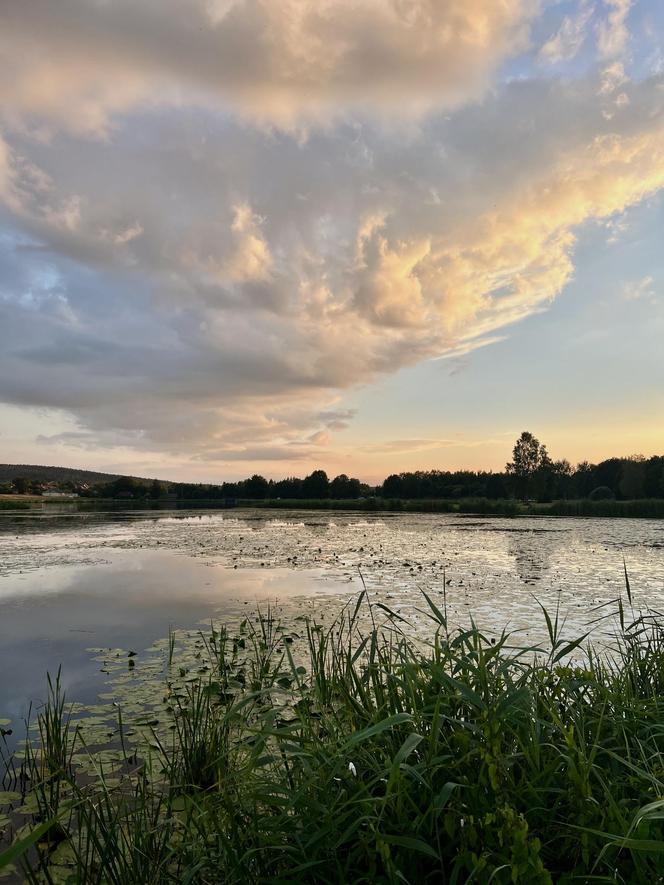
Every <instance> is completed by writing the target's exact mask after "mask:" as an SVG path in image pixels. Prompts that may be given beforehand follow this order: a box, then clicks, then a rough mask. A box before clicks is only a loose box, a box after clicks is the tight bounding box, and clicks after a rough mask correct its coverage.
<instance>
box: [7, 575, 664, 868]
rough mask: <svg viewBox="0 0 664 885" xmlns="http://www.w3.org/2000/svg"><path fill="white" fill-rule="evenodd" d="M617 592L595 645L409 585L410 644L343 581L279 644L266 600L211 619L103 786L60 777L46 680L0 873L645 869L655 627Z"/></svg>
mask: <svg viewBox="0 0 664 885" xmlns="http://www.w3.org/2000/svg"><path fill="white" fill-rule="evenodd" d="M626 591H627V597H626V598H625V599H623V600H621V601H619V604H618V607H617V609H616V611H615V617H616V620H615V626H616V633H615V640H614V642H613V643H612V645H611V647H610V648H608V649H606V650H604V651H602V652H600V651H598V650H597V649H595V648H593V647H592V646H588V645H587V637H586V636H579V637H576V638H572V639H570V638H568V637H566V636H565V633H564V629H563V625H562V624H561V622H560V619H559V616H558V613H557V612H548V611H547V610H546V609H544V608H543V609H542V616H543V618H544V620H545V623H546V626H547V631H548V637H549V638H548V643H547V644H546V646H542V647H537V648H535V647H530V648H521V647H518V646H517V645H516V644H515V643H514V637H512V636H510V635H509V634H507V633H503V634H502V635H501V636H500V637H499V638H498V639H491V638H488V637H487V636H485V635H484V634H483V633H482V631H481V630H480V629H479V628H478V627H476V626H472V625H471V627H470V628H468V629H456V630H452V629H451V628H450V626H449V624H448V622H447V618H446V607H445V598H444V595H440V596H438V595H437V596H436V597H435V598H434V597H433V596H431V595H427V594H423V596H422V612H423V613H425V614H426V616H427V617H428V618H429V620H430V623H431V637H432V638H431V640H430V641H429V642H427V643H422V642H421V641H416V640H412V639H410V638H408V636H407V635H406V634H405V632H404V630H405V629H406V625H405V624H404V623H403V622H402V621H401V620H400V619H399V617H398V615H396V614H395V613H394V612H392V611H390V610H389V609H387V607H386V606H381V605H378V604H373V605H370V604H369V602H368V599H367V596H366V594H365V593H364V592H363V593H362V594H361V595H360V597H359V598H358V599H357V600H356V601H354V602H353V604H351V605H349V606H348V607H347V608H346V609H345V610H344V612H343V613H342V615H340V617H339V618H338V620H337V621H336V622H335V623H334V624H333V625H332V626H328V627H324V626H323V625H321V624H318V623H316V622H315V621H313V620H310V621H308V622H306V624H305V625H304V631H305V633H304V637H303V640H304V641H303V646H302V648H303V649H304V651H303V653H302V654H301V656H300V657H298V656H297V655H296V654H295V653H294V652H293V650H292V649H293V645H292V643H291V642H290V641H289V634H288V631H287V630H285V629H284V627H283V625H279V624H277V622H276V621H275V619H274V616H273V613H272V612H270V611H267V612H264V613H259V615H258V617H257V619H256V621H253V620H249V621H247V622H246V623H245V624H244V626H243V628H242V630H241V631H239V632H237V633H235V634H232V633H231V632H230V631H227V630H223V629H222V630H215V629H214V628H211V630H210V633H209V634H208V633H207V632H206V633H205V635H204V637H203V639H204V641H203V642H202V646H203V647H204V652H203V654H204V657H205V658H206V659H207V662H208V667H209V669H208V672H207V674H206V675H205V676H201V678H200V679H199V680H197V681H194V682H192V683H190V684H189V686H188V688H187V691H186V692H182V693H181V694H180V696H179V699H178V702H177V703H176V704H175V705H174V706H173V713H172V716H173V727H172V729H171V731H170V734H171V735H172V740H171V742H170V743H169V744H166V743H164V741H163V740H162V739H161V738H159V739H156V740H155V741H153V747H152V749H150V748H149V747H147V746H146V747H145V748H144V750H143V751H142V753H141V758H139V759H138V760H137V764H136V765H133V766H130V765H128V766H127V772H126V777H125V778H123V779H121V781H120V783H119V784H118V783H114V784H109V783H107V782H106V780H105V779H104V777H103V776H102V777H100V778H98V779H97V780H96V781H95V782H94V783H82V782H81V781H80V779H77V777H76V776H75V775H74V774H73V773H72V770H71V766H70V764H69V763H70V760H71V753H72V749H73V746H74V744H75V742H76V740H77V736H76V732H75V731H74V730H72V728H71V727H70V726H69V725H68V721H67V711H66V706H65V705H64V702H63V698H62V694H61V692H60V690H59V686H58V683H57V680H56V682H55V683H54V685H53V686H52V689H53V690H52V693H51V697H50V700H49V703H48V704H47V707H46V709H45V710H44V711H42V713H41V714H40V719H39V721H40V722H41V723H42V727H41V728H40V729H39V730H38V736H37V737H36V739H35V746H34V748H33V750H32V752H30V753H28V754H27V755H26V760H25V761H24V762H23V764H22V769H21V777H22V778H23V783H24V784H26V785H27V788H28V789H29V790H35V789H41V787H40V784H41V785H43V784H44V783H45V782H48V789H46V788H43V789H41V793H40V801H39V803H38V804H37V806H36V808H35V814H34V816H33V820H32V823H31V828H32V829H30V830H29V832H28V834H27V836H26V833H25V832H24V833H22V834H20V838H21V839H22V840H23V841H22V842H21V841H20V839H19V841H18V842H17V845H18V851H17V848H16V846H15V847H14V849H13V854H11V855H10V853H7V852H6V853H5V855H1V856H0V867H1V866H2V865H3V863H9V862H10V861H11V862H14V863H16V862H20V863H22V864H23V867H24V870H25V876H26V877H27V879H28V881H31V882H51V881H53V882H55V881H71V882H85V883H114V885H125V883H126V885H130V883H131V885H136V883H157V882H173V883H176V882H177V883H181V882H201V883H206V882H220V881H223V882H229V883H247V882H249V883H259V882H268V881H269V882H329V883H333V882H386V883H403V882H412V883H420V882H436V883H439V882H440V883H449V885H455V883H462V882H482V883H485V882H486V883H489V882H492V883H529V885H531V883H535V885H537V883H542V885H543V883H551V882H570V883H571V882H620V883H640V882H643V883H650V882H656V881H661V877H662V876H663V875H664V832H663V824H662V821H663V820H664V626H663V625H662V620H661V618H660V617H659V616H658V615H657V614H656V613H646V614H637V613H635V612H634V610H633V608H632V606H633V596H632V590H631V588H630V587H629V582H628V581H627V582H626ZM605 616H606V613H604V612H598V618H599V617H605ZM367 623H368V624H369V626H368V627H365V626H364V625H365V624H367ZM171 654H172V653H171ZM13 776H14V777H16V776H17V775H16V770H14V775H13ZM55 827H57V828H58V832H57V838H52V839H50V838H48V835H47V834H48V832H50V831H51V830H52V828H55ZM44 828H46V830H45V829H44ZM30 832H32V833H34V832H38V833H39V835H38V836H37V837H36V838H35V839H34V840H33V841H32V842H30V841H29V839H30ZM45 833H46V835H45ZM26 839H27V841H26ZM67 877H69V878H67Z"/></svg>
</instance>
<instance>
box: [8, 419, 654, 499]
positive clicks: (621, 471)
mask: <svg viewBox="0 0 664 885" xmlns="http://www.w3.org/2000/svg"><path fill="white" fill-rule="evenodd" d="M46 488H50V489H53V488H57V489H61V490H63V491H71V492H76V493H77V494H79V495H80V496H81V497H95V498H152V499H159V498H166V497H168V498H171V499H178V500H187V501H195V500H234V501H263V500H277V499H283V500H293V501H297V500H300V501H304V500H307V501H312V500H321V499H322V500H325V499H331V500H357V499H359V498H369V497H377V498H382V499H384V500H394V501H400V500H401V501H406V500H411V501H417V500H443V499H449V500H459V499H463V498H474V499H478V498H486V499H489V500H499V499H519V500H522V501H524V500H531V501H539V502H549V501H557V500H578V499H589V500H595V501H600V500H606V501H608V500H617V501H627V500H638V499H644V498H659V499H664V456H662V455H658V456H653V457H651V458H644V457H643V456H641V455H633V456H631V457H628V458H608V459H607V460H605V461H602V462H600V463H599V464H590V463H589V462H587V461H583V462H582V463H580V464H577V465H576V466H575V467H573V466H572V465H571V464H570V463H569V462H568V461H565V460H561V461H554V460H552V459H551V458H550V457H549V454H548V452H547V450H546V446H544V445H543V444H542V443H540V442H539V440H537V439H536V438H535V437H534V436H533V435H532V434H531V433H528V432H527V431H526V432H524V433H522V434H521V436H520V437H519V439H518V440H517V441H516V444H515V446H514V449H513V452H512V460H511V461H510V462H509V463H508V464H506V465H505V470H504V471H502V472H499V473H497V472H490V471H473V470H456V471H450V470H416V471H409V472H403V473H394V474H391V475H390V476H388V477H387V478H386V479H385V480H384V482H383V483H382V484H380V485H378V486H369V485H367V484H366V483H362V482H361V481H360V480H359V479H356V478H353V477H349V476H346V474H341V475H339V476H336V477H334V478H332V479H330V478H329V477H328V475H327V474H326V473H325V471H324V470H314V471H313V472H312V473H310V474H309V475H308V476H306V477H304V478H300V477H289V478H287V479H281V480H271V479H266V478H265V477H263V476H260V475H258V474H254V475H253V476H251V477H249V478H248V479H245V480H241V481H238V482H224V483H221V484H206V483H177V482H162V481H160V480H156V479H155V480H149V479H140V478H136V477H131V476H113V475H111V474H104V473H94V472H91V471H87V470H71V469H69V468H55V467H34V466H31V465H6V464H5V465H0V492H5V493H7V492H9V493H11V492H24V493H25V492H33V493H36V494H39V493H40V492H43V491H44V490H45V489H46Z"/></svg>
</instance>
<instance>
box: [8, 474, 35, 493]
mask: <svg viewBox="0 0 664 885" xmlns="http://www.w3.org/2000/svg"><path fill="white" fill-rule="evenodd" d="M13 484H14V489H15V490H16V491H17V492H18V494H19V495H26V494H27V493H28V492H29V491H30V489H31V488H32V483H31V481H30V480H29V479H27V477H25V476H17V477H16V479H15V480H14V483H13Z"/></svg>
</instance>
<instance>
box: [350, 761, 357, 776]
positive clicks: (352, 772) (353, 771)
mask: <svg viewBox="0 0 664 885" xmlns="http://www.w3.org/2000/svg"><path fill="white" fill-rule="evenodd" d="M348 770H349V771H350V773H351V774H352V775H353V777H357V768H355V763H354V762H349V763H348Z"/></svg>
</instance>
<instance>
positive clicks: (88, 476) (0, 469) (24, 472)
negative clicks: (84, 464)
mask: <svg viewBox="0 0 664 885" xmlns="http://www.w3.org/2000/svg"><path fill="white" fill-rule="evenodd" d="M19 476H21V477H25V478H26V479H29V480H32V481H33V482H44V483H52V482H54V483H59V482H73V483H87V484H88V485H98V484H99V483H105V482H113V481H114V480H116V479H121V478H123V476H124V474H121V473H99V472H98V471H96V470H79V469H78V468H74V467H45V466H43V465H40V464H0V483H3V482H11V481H12V480H14V479H16V478H17V477H19ZM133 479H137V480H139V481H140V482H152V480H151V479H146V478H145V477H139V476H136V477H133Z"/></svg>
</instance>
